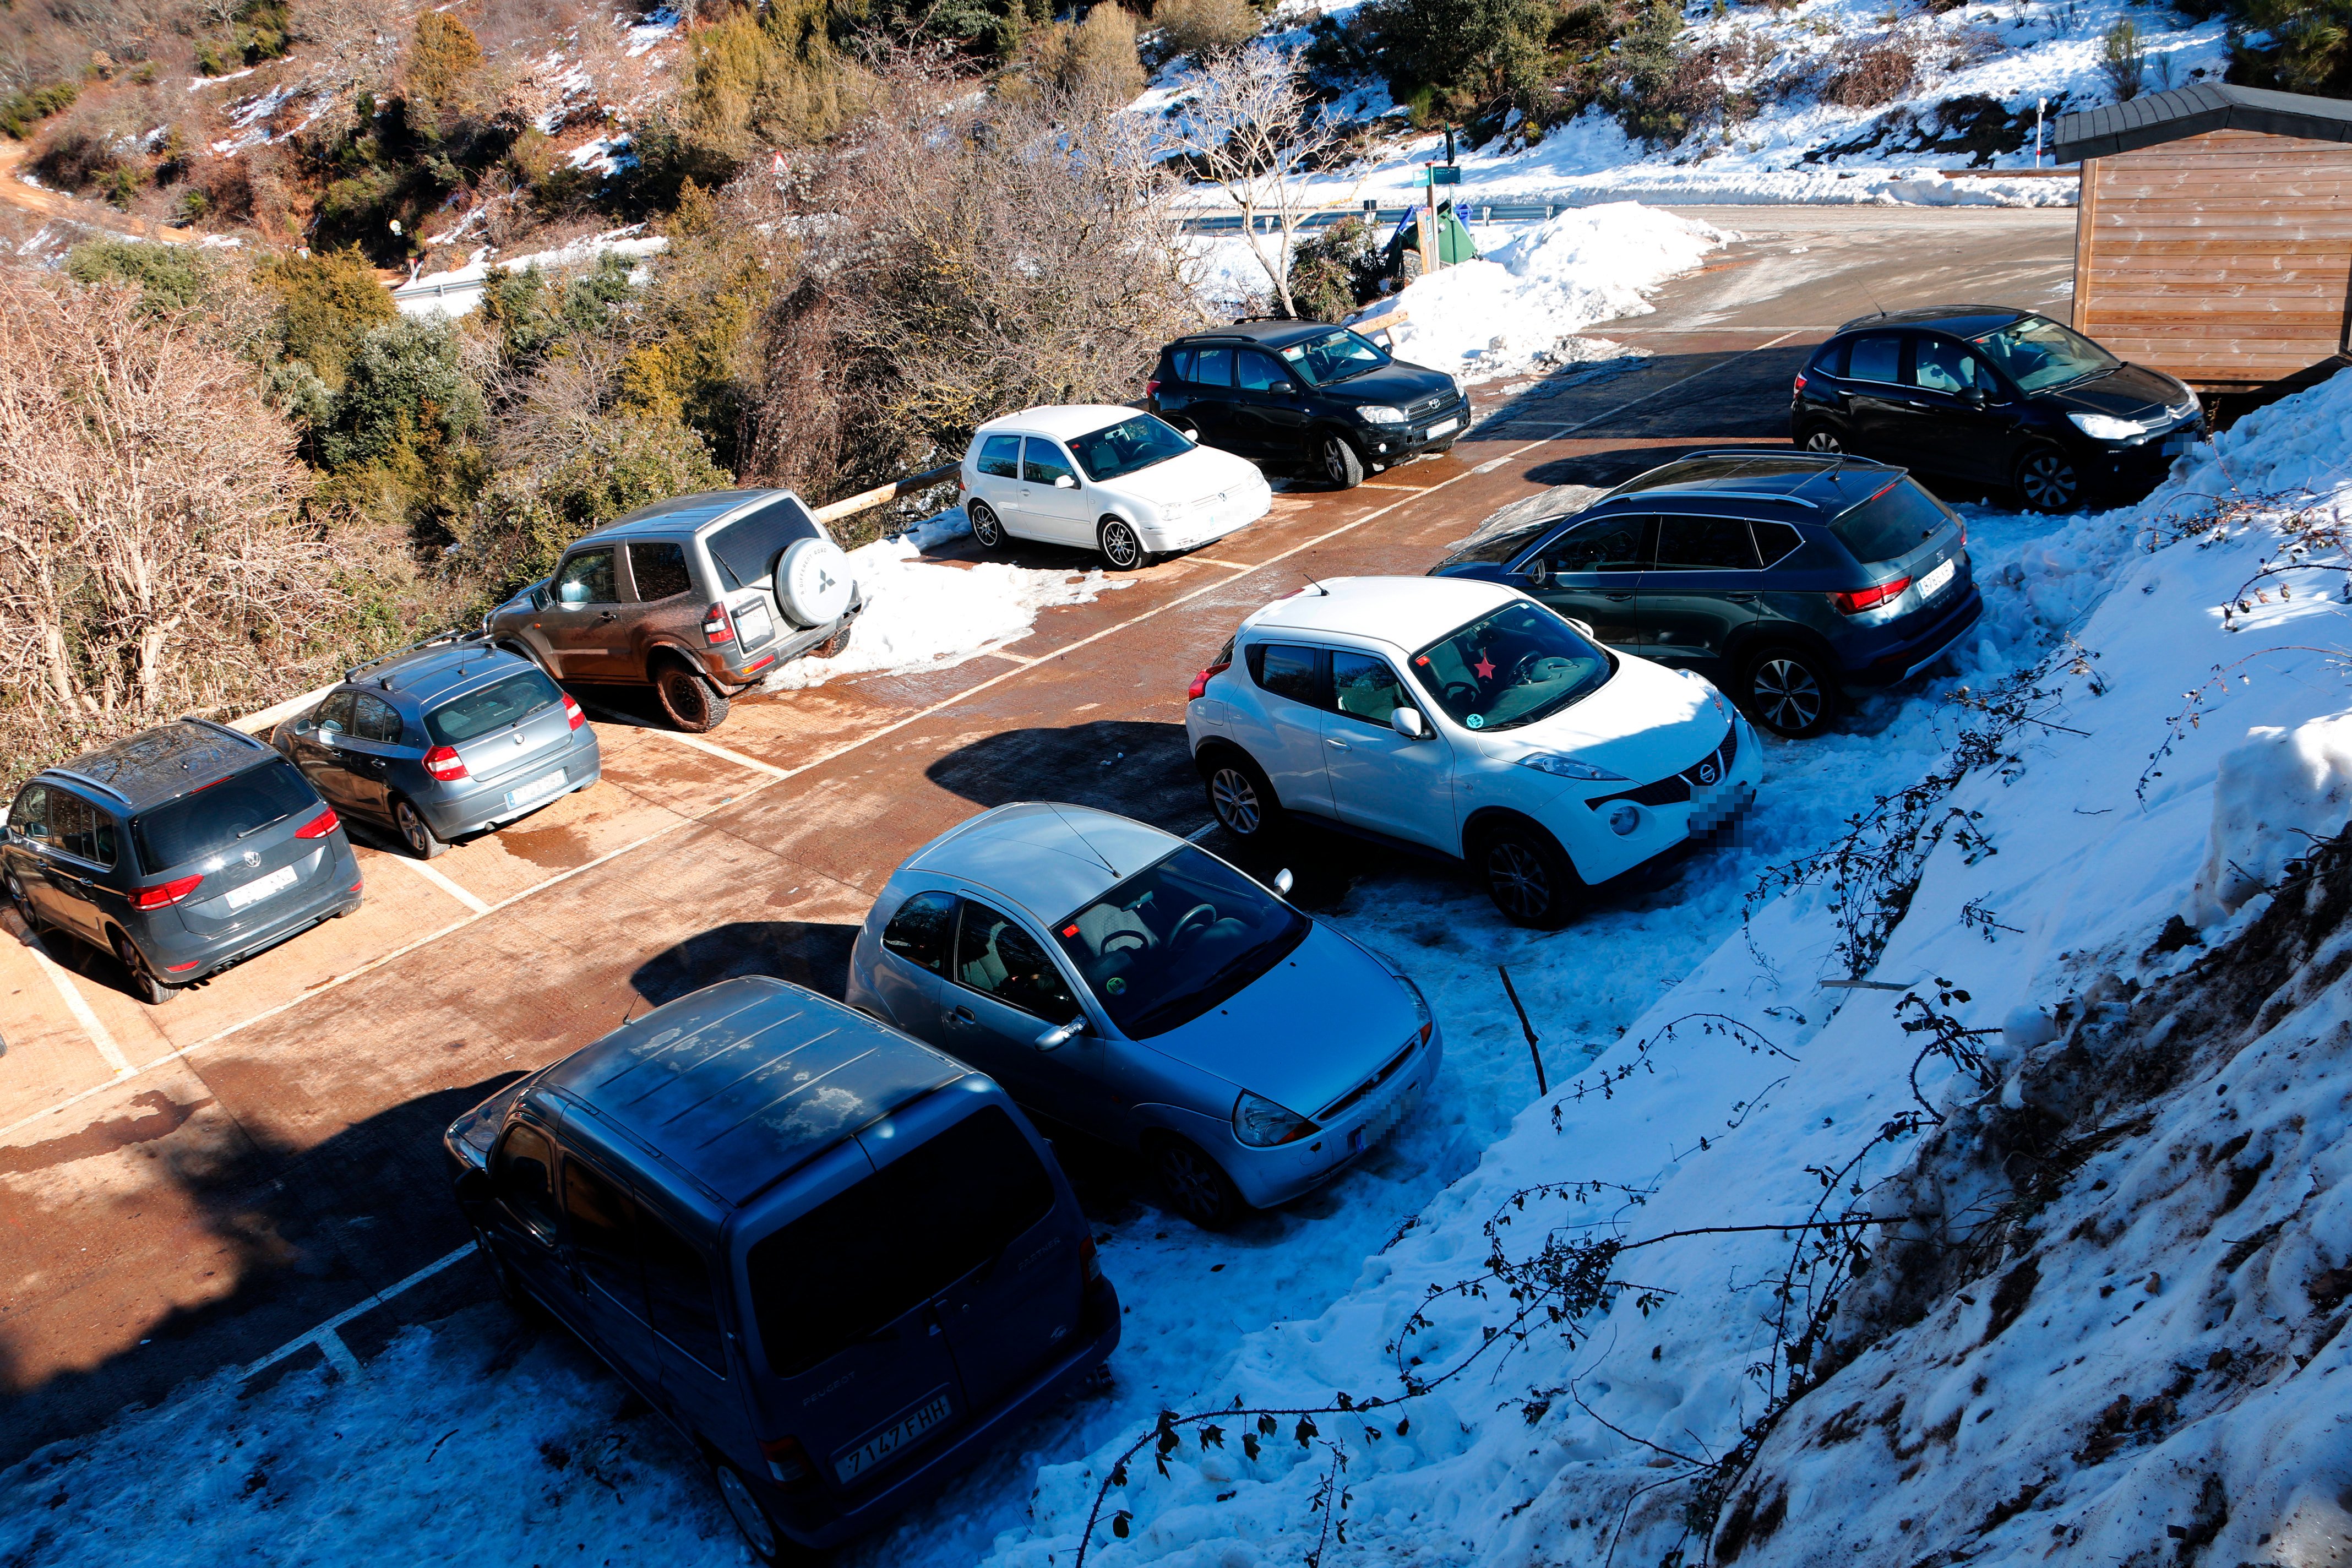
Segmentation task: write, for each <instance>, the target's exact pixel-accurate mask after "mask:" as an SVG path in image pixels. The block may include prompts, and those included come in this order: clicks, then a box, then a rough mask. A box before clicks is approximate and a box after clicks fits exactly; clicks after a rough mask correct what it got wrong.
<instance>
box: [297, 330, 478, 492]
mask: <svg viewBox="0 0 2352 1568" xmlns="http://www.w3.org/2000/svg"><path fill="white" fill-rule="evenodd" d="M486 412H487V411H486V409H485V408H484V406H483V403H482V392H481V388H480V387H478V386H477V385H475V384H474V381H473V378H472V377H471V376H469V375H467V374H466V369H465V366H464V365H463V364H462V363H459V359H458V353H457V328H456V327H454V326H452V325H451V324H450V323H448V322H447V321H435V320H421V321H420V320H415V319H411V318H402V319H400V320H396V321H391V322H388V323H386V324H385V325H383V326H381V327H378V328H376V329H375V330H374V331H371V332H369V333H368V334H367V336H365V337H363V338H362V339H361V340H360V342H359V348H358V352H357V353H353V354H352V357H351V360H350V363H348V364H346V365H345V367H344V372H343V385H342V389H341V391H340V392H339V393H337V394H336V396H335V405H334V415H333V419H332V423H331V426H330V427H329V428H328V429H327V430H325V431H324V432H322V433H320V437H319V452H320V458H321V459H322V460H323V461H324V463H325V465H326V467H328V468H354V467H357V466H359V465H361V464H364V463H383V462H386V461H388V460H392V459H393V458H395V456H396V455H398V454H401V453H402V452H403V451H404V450H416V449H422V448H427V447H456V446H457V445H459V444H460V443H462V442H464V441H465V440H466V439H467V437H470V436H472V435H473V434H474V433H475V432H476V431H478V430H479V429H480V428H481V426H482V419H483V416H484V415H485V413H486Z"/></svg>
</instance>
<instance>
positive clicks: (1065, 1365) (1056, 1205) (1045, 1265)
mask: <svg viewBox="0 0 2352 1568" xmlns="http://www.w3.org/2000/svg"><path fill="white" fill-rule="evenodd" d="M442 1142H443V1148H444V1152H446V1155H447V1158H448V1161H449V1163H450V1168H451V1172H452V1174H453V1176H454V1178H455V1180H456V1183H457V1200H458V1203H459V1205H461V1206H462V1207H463V1208H464V1210H465V1213H466V1217H467V1220H468V1221H469V1222H470V1223H471V1224H472V1225H473V1226H474V1230H475V1235H476V1237H477V1238H478V1243H479V1245H480V1247H481V1248H482V1251H483V1253H484V1254H485V1256H486V1257H487V1258H488V1260H489V1262H490V1266H491V1268H492V1269H493V1270H494V1271H495V1273H496V1274H497V1276H498V1279H499V1285H500V1288H501V1289H503V1290H505V1291H506V1292H507V1293H508V1295H509V1297H510V1298H511V1299H515V1300H519V1301H529V1302H535V1303H537V1304H538V1305H540V1306H541V1307H543V1308H544V1309H545V1310H547V1311H548V1312H550V1313H551V1314H552V1315H553V1316H554V1317H556V1318H557V1319H558V1320H560V1321H562V1322H563V1323H565V1324H566V1325H568V1326H569V1327H570V1328H572V1331H575V1332H576V1333H578V1334H579V1335H580V1337H581V1338H582V1339H583V1340H584V1341H586V1342H587V1343H588V1344H589V1346H590V1347H591V1348H592V1349H593V1350H594V1351H595V1352H596V1353H597V1354H598V1355H599V1356H601V1357H602V1358H604V1361H605V1363H607V1364H609V1365H610V1366H611V1367H612V1369H613V1370H614V1372H615V1373H618V1374H619V1375H620V1377H621V1378H622V1380H623V1381H624V1382H625V1383H626V1384H629V1386H630V1387H632V1388H634V1389H635V1391H636V1392H637V1393H638V1394H641V1395H642V1396H643V1397H644V1398H645V1399H646V1402H647V1403H648V1404H650V1405H653V1406H654V1408H656V1410H659V1411H661V1412H662V1413H663V1414H664V1415H667V1417H668V1418H669V1419H670V1421H671V1422H673V1423H674V1424H675V1425H676V1426H677V1429H678V1430H679V1431H680V1432H682V1433H683V1434H685V1436H686V1438H687V1440H688V1444H690V1445H691V1447H692V1449H693V1451H694V1452H696V1453H698V1454H700V1455H701V1456H702V1457H703V1458H704V1460H705V1462H706V1463H707V1464H708V1465H709V1468H710V1471H711V1476H712V1479H713V1480H714V1482H715V1483H716V1485H717V1488H718V1490H719V1499H720V1500H721V1501H722V1502H724V1503H725V1505H726V1507H727V1510H728V1512H729V1514H730V1516H732V1518H733V1519H734V1521H735V1522H736V1524H737V1526H738V1527H739V1528H740V1530H741V1531H742V1532H743V1537H744V1540H745V1541H746V1542H748V1543H749V1544H750V1546H751V1549H752V1551H753V1552H755V1553H756V1554H757V1555H758V1556H759V1557H760V1558H761V1560H762V1561H765V1562H776V1561H779V1560H782V1559H783V1558H785V1557H787V1556H788V1555H789V1554H790V1553H791V1552H793V1549H794V1547H795V1544H797V1545H799V1546H805V1547H824V1546H830V1545H833V1544H835V1543H836V1542H842V1541H845V1540H847V1539H848V1538H849V1537H851V1536H853V1535H856V1533H858V1532H859V1531H863V1530H866V1529H868V1528H870V1527H871V1526H873V1525H875V1524H877V1523H879V1522H881V1521H883V1520H886V1519H887V1518H888V1517H889V1516H890V1515H892V1514H893V1513H895V1512H897V1511H898V1510H900V1509H902V1508H904V1507H906V1506H907V1505H908V1503H909V1502H911V1501H914V1500H916V1499H918V1498H919V1497H920V1496H921V1495H922V1494H923V1493H924V1492H925V1491H926V1490H927V1489H930V1488H932V1487H935V1486H937V1485H938V1484H940V1482H941V1481H943V1480H944V1479H947V1478H948V1477H949V1476H950V1475H952V1474H953V1473H954V1472H955V1471H956V1470H957V1469H958V1468H961V1467H962V1466H963V1465H965V1464H967V1463H969V1462H971V1460H973V1459H975V1458H979V1457H981V1456H982V1455H983V1454H985V1453H987V1452H988V1451H989V1450H990V1448H991V1447H992V1445H994V1444H997V1443H1001V1442H1003V1441H1004V1440H1005V1439H1006V1437H1007V1435H1008V1434H1009V1433H1011V1432H1012V1431H1013V1430H1014V1429H1015V1428H1017V1427H1018V1426H1019V1424H1020V1422H1021V1421H1022V1420H1023V1419H1024V1417H1025V1416H1027V1415H1029V1414H1030V1413H1031V1412H1033V1411H1034V1410H1036V1409H1038V1408H1039V1407H1040V1406H1042V1405H1045V1404H1046V1403H1048V1402H1050V1401H1051V1400H1053V1399H1054V1398H1055V1397H1056V1396H1058V1395H1059V1394H1062V1393H1063V1392H1064V1391H1066V1390H1067V1389H1069V1388H1070V1387H1071V1386H1072V1385H1073V1384H1076V1382H1077V1381H1078V1380H1080V1379H1081V1378H1083V1377H1084V1376H1085V1375H1086V1374H1087V1373H1090V1372H1091V1371H1093V1369H1094V1368H1096V1367H1097V1366H1098V1365H1100V1364H1101V1363H1102V1362H1103V1360H1104V1358H1105V1357H1107V1356H1108V1355H1109V1354H1110V1352H1111V1350H1112V1348H1113V1347H1114V1346H1115V1345H1117V1344H1118V1332H1119V1309H1118V1295H1117V1293H1116V1292H1114V1291H1113V1290H1112V1289H1111V1287H1110V1284H1109V1282H1108V1280H1106V1279H1103V1277H1102V1270H1101V1268H1100V1267H1099V1266H1098V1265H1097V1262H1096V1260H1095V1248H1094V1238H1093V1236H1092V1235H1091V1234H1090V1232H1089V1230H1088V1228H1087V1220H1086V1216H1085V1215H1083V1214H1081V1213H1080V1212H1079V1210H1078V1205H1077V1200H1076V1198H1075V1197H1073V1196H1072V1195H1071V1193H1070V1187H1069V1184H1068V1182H1067V1181H1066V1180H1065V1179H1064V1177H1063V1175H1062V1173H1061V1169H1060V1167H1059V1166H1058V1165H1056V1164H1055V1161H1054V1157H1053V1155H1052V1153H1051V1152H1050V1151H1048V1149H1047V1148H1046V1146H1045V1144H1044V1143H1043V1142H1040V1141H1039V1139H1038V1137H1037V1134H1036V1132H1035V1131H1034V1130H1033V1129H1032V1128H1031V1127H1030V1125H1029V1123H1028V1121H1026V1120H1025V1119H1024V1117H1023V1116H1022V1114H1021V1113H1020V1111H1018V1110H1015V1109H1014V1108H1013V1103H1012V1102H1011V1101H1010V1100H1007V1099H1006V1098H1005V1096H1004V1091H1003V1089H999V1088H998V1087H997V1086H996V1085H995V1084H993V1083H992V1082H991V1081H989V1079H986V1078H984V1077H982V1075H981V1074H979V1073H976V1072H973V1071H971V1069H969V1068H966V1067H964V1066H963V1065H962V1064H961V1063H959V1062H955V1061H951V1060H950V1059H949V1058H946V1057H943V1056H941V1055H940V1054H939V1053H938V1052H937V1051H934V1050H931V1049H929V1048H928V1047H924V1046H921V1045H919V1044H917V1043H916V1042H915V1041H913V1040H910V1039H908V1038H907V1037H905V1036H904V1035H901V1034H899V1033H898V1031H897V1030H895V1029H891V1028H888V1027H887V1026H883V1025H881V1024H878V1023H877V1022H875V1021H874V1020H873V1019H871V1018H868V1017H866V1016H864V1015H863V1014H860V1013H856V1012H853V1011H852V1010H850V1009H849V1008H847V1007H844V1006H843V1005H840V1004H839V1003H837V1002H833V1001H830V1000H828V999H826V998H825V997H823V996H820V995H818V994H815V993H814V992H812V991H806V990H803V989H802V988H801V987H799V986H797V985H792V984H786V983H785V982H783V981H781V980H772V979H769V978H767V977H765V976H761V975H753V976H747V977H745V978H742V979H737V980H729V981H724V982H722V983H720V984H717V985H712V986H709V987H708V988H706V989H704V990H701V991H697V992H695V993H693V994H691V995H688V996H683V997H680V998H679V999H678V1000H677V1001H675V1002H672V1003H670V1004H668V1005H667V1006H663V1007H657V1008H656V1009H655V1010H654V1011H652V1012H650V1013H648V1014H646V1016H644V1017H642V1018H639V1019H637V1020H635V1022H634V1023H630V1024H626V1025H624V1026H622V1027H621V1028H619V1029H616V1030H614V1032H613V1033H611V1034H609V1035H607V1036H605V1037H604V1038H603V1039H601V1040H598V1041H597V1042H596V1043H595V1044H593V1045H592V1046H588V1047H583V1048H582V1049H581V1050H579V1051H576V1052H574V1053H573V1054H572V1055H571V1056H569V1057H567V1058H564V1059H563V1060H562V1061H560V1062H557V1063H555V1064H554V1065H553V1066H551V1067H549V1068H542V1069H541V1071H539V1072H537V1073H534V1074H532V1075H530V1077H528V1078H525V1079H521V1080H520V1081H519V1082H517V1083H514V1084H512V1085H509V1087H508V1088H506V1089H501V1090H500V1091H499V1093H497V1094H495V1095H493V1096H491V1097H490V1098H489V1099H488V1100H485V1101H483V1102H482V1103H481V1104H480V1105H478V1106H477V1107H475V1108H474V1109H473V1110H469V1111H467V1113H466V1114H465V1115H463V1116H461V1117H459V1118H458V1119H457V1121H455V1122H453V1123H451V1124H450V1126H449V1129H448V1131H447V1132H446V1134H445V1135H444V1137H443V1140H442Z"/></svg>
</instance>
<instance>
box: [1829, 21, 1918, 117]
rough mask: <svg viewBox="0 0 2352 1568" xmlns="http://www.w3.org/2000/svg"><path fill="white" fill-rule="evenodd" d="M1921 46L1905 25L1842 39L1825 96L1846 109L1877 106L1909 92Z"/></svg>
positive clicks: (1914, 80) (1832, 63)
mask: <svg viewBox="0 0 2352 1568" xmlns="http://www.w3.org/2000/svg"><path fill="white" fill-rule="evenodd" d="M1919 56H1920V47H1919V42H1918V40H1917V39H1916V38H1915V37H1912V36H1911V35H1910V34H1909V33H1908V32H1906V31H1905V30H1903V29H1902V28H1899V27H1898V28H1896V29H1895V31H1894V32H1891V33H1888V34H1886V35H1885V36H1883V37H1875V38H1853V39H1848V40H1845V41H1843V42H1841V43H1840V44H1839V45H1838V47H1836V49H1835V50H1833V51H1832V53H1831V56H1830V79H1829V84H1828V86H1827V87H1825V88H1824V89H1822V96H1823V97H1825V98H1827V99H1828V100H1830V101H1831V102H1832V103H1836V104H1842V105H1843V106H1844V107H1845V108H1847V109H1876V108H1878V107H1879V106H1880V105H1881V104H1885V103H1892V102H1894V101H1895V100H1896V99H1898V98H1901V97H1903V96H1905V95H1906V94H1907V93H1908V92H1909V91H1910V90H1911V88H1912V84H1913V83H1915V82H1916V81H1917V80H1918V79H1919Z"/></svg>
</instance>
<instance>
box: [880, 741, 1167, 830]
mask: <svg viewBox="0 0 2352 1568" xmlns="http://www.w3.org/2000/svg"><path fill="white" fill-rule="evenodd" d="M923 776H924V777H926V778H928V779H929V780H930V781H931V782H932V783H933V784H937V785H939V786H940V788H941V789H944V790H947V791H949V792H950V793H952V794H955V795H961V796H962V797H963V798H964V799H966V800H968V801H971V803H972V804H973V805H978V806H981V807H982V808H987V807H992V806H999V805H1009V804H1010V803H1012V802H1013V801H1021V800H1053V801H1064V802H1067V803H1068V804H1070V805H1091V806H1094V807H1097V809H1099V810H1103V811H1111V812H1117V813H1118V815H1119V816H1131V817H1134V818H1135V819H1136V820H1137V821H1139V822H1148V823H1150V824H1151V826H1154V827H1160V828H1165V829H1166V830H1167V831H1169V832H1171V833H1175V834H1186V833H1191V832H1193V831H1194V830H1196V829H1197V828H1199V827H1200V826H1202V824H1203V823H1205V822H1207V821H1208V820H1209V806H1208V798H1207V796H1206V795H1205V794H1204V792H1203V791H1202V785H1201V775H1200V774H1199V773H1196V772H1194V771H1193V767H1192V748H1191V747H1190V745H1189V744H1188V743H1187V742H1186V741H1185V739H1184V726H1182V725H1181V724H1167V723H1150V722H1146V721H1139V720H1108V719H1107V720H1101V721H1097V722H1095V723H1091V724H1072V725H1069V726H1068V727H1066V728H1064V729H1054V730H1048V729H1029V730H1006V731H1000V732H999V733H997V734H993V735H988V736H984V737H983V738H982V739H980V740H977V741H974V742H971V744H970V745H967V746H960V747H958V748H957V749H956V750H954V751H952V752H949V753H948V754H947V755H946V756H944V757H941V758H940V759H939V761H937V762H935V763H932V764H931V765H930V766H929V767H928V768H926V769H924V770H923Z"/></svg>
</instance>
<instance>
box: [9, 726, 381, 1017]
mask: <svg viewBox="0 0 2352 1568" xmlns="http://www.w3.org/2000/svg"><path fill="white" fill-rule="evenodd" d="M0 883H5V888H6V890H7V894H8V897H9V898H10V899H11V900H13V901H14V902H15V903H16V907H17V909H18V910H21V911H22V912H23V914H24V916H25V919H26V922H27V923H28V924H30V925H31V926H32V927H33V928H34V929H35V930H36V931H38V930H40V929H41V928H42V927H44V926H47V927H50V928H52V929H55V930H58V931H64V932H65V933H67V934H68V935H69V936H74V937H79V938H80V939H81V940H82V941H84V942H90V943H93V944H94V945H96V946H98V947H100V948H103V949H105V950H107V951H109V952H112V953H113V954H114V956H115V957H116V958H118V959H120V960H121V962H122V966H123V968H125V969H126V970H128V971H129V972H130V975H131V993H132V994H134V995H136V996H137V997H139V999H140V1000H141V1001H142V1002H146V1003H148V1004H150V1005H160V1004H162V1003H164V1002H168V1001H170V1000H171V999H172V998H173V996H176V995H178V994H179V993H180V989H181V988H182V987H183V986H186V985H192V984H194V983H195V982H197V981H199V980H202V979H205V977H206V976H208V975H212V974H215V973H219V972H220V971H221V970H224V969H226V968H227V967H228V966H229V965H230V964H232V963H236V962H238V961H239V960H240V959H245V958H249V957H251V956H252V955H253V954H255V953H257V952H261V951H262V950H263V949H264V948H268V947H275V946H276V945H277V944H278V943H279V942H284V941H285V940H286V939H287V938H288V937H290V936H293V935H295V934H296V933H297V932H299V931H306V930H308V929H309V928H310V927H311V926H314V925H316V924H318V923H319V922H320V921H323V920H327V919H329V918H331V917H332V916H335V915H342V914H349V913H350V912H351V911H352V910H355V909H357V908H358V907H359V904H360V896H361V892H360V868H359V862H358V860H357V858H355V857H354V856H353V855H352V846H351V841H350V839H348V838H346V837H344V836H343V829H342V825H341V821H340V820H339V819H338V818H337V817H336V816H335V813H334V810H333V808H331V806H329V805H327V803H326V802H325V801H322V800H320V798H319V792H318V791H317V790H315V789H313V788H311V787H310V781H309V780H307V779H305V778H304V777H303V776H302V775H301V774H300V773H298V772H296V771H295V769H294V767H293V765H292V764H291V763H288V762H287V761H286V759H285V758H283V757H281V756H279V755H278V754H277V753H276V752H273V751H271V750H270V749H269V748H268V746H265V745H263V744H262V743H261V742H259V741H257V740H255V739H254V738H253V737H252V736H250V735H246V734H240V733H239V732H238V731H235V730H232V729H230V728H228V727H227V726H226V725H224V724H215V723H213V722H211V721H208V720H204V719H182V720H179V721H175V722H173V723H170V724H164V725H162V726H160V727H158V728H156V729H152V730H142V731H140V732H139V733H138V734H136V735H132V736H130V737H128V738H126V739H123V740H120V741H111V742H108V743H107V744H105V745H103V746H100V747H99V748H98V749H97V750H96V751H93V752H84V753H83V754H82V755H80V756H79V757H76V758H74V759H73V760H72V761H71V762H68V763H59V764H58V765H57V766H56V767H50V768H43V769H42V770H41V771H40V772H39V773H36V774H34V775H33V778H32V780H31V782H30V783H28V784H26V785H25V787H24V788H23V789H22V790H20V791H18V792H17V795H16V804H15V805H12V806H11V807H10V808H9V812H8V827H7V832H6V834H5V837H0Z"/></svg>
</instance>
